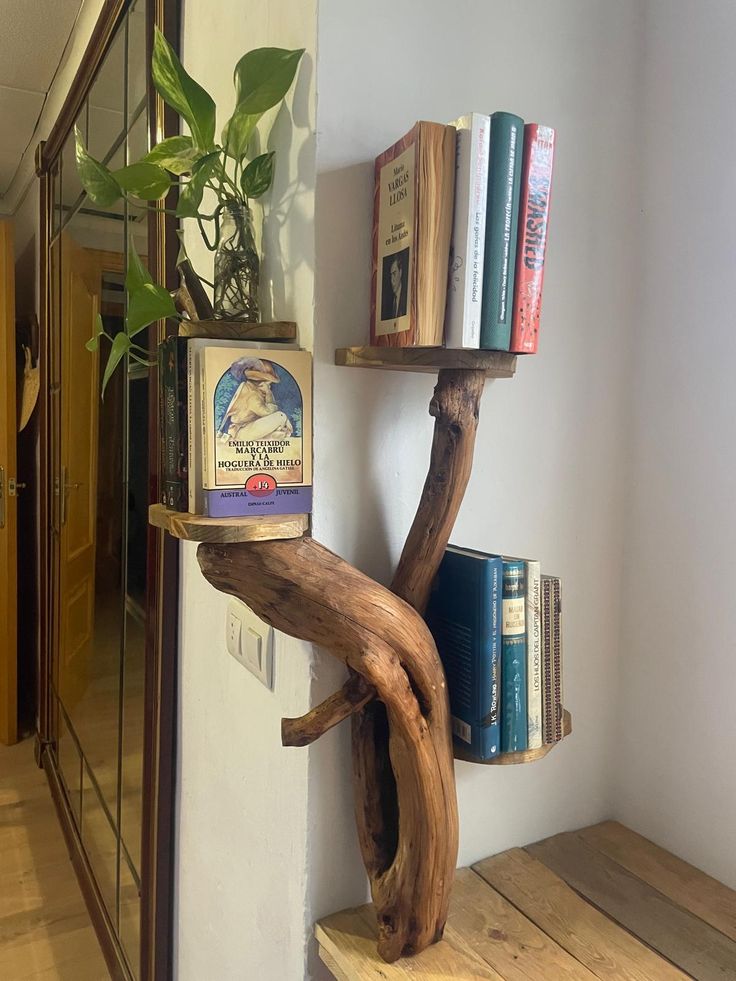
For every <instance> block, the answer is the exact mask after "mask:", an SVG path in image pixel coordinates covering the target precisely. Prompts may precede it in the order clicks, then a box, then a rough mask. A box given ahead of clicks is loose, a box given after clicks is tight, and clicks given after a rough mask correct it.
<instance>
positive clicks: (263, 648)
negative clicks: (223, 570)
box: [225, 599, 273, 689]
mask: <svg viewBox="0 0 736 981" xmlns="http://www.w3.org/2000/svg"><path fill="white" fill-rule="evenodd" d="M225 640H226V646H227V649H228V652H229V653H230V654H232V656H233V657H234V658H235V659H236V660H237V661H240V663H241V664H242V665H243V666H244V667H246V668H247V669H248V670H249V671H250V672H251V674H253V675H255V677H256V678H258V680H259V681H260V682H261V683H262V684H264V685H265V686H266V688H269V689H272V688H273V628H272V627H270V626H269V625H268V624H267V623H264V622H263V620H261V619H260V617H257V616H256V614H255V613H254V612H253V610H251V609H250V607H248V606H246V605H245V603H241V602H240V600H236V599H231V600H230V602H229V603H228V607H227V620H226V624H225Z"/></svg>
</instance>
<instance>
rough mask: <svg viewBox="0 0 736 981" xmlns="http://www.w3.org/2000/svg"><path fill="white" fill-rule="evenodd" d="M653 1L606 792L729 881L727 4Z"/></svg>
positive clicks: (732, 728)
mask: <svg viewBox="0 0 736 981" xmlns="http://www.w3.org/2000/svg"><path fill="white" fill-rule="evenodd" d="M646 9H647V32H646V37H647V49H646V57H645V59H644V65H645V75H644V79H643V97H644V102H643V107H642V108H643V113H644V119H645V120H646V126H645V127H644V128H643V129H642V137H643V139H644V143H645V151H646V152H645V158H644V159H645V166H644V169H643V173H642V182H643V186H642V191H643V194H642V202H643V209H644V213H643V222H642V225H641V228H642V238H641V260H640V261H641V263H642V272H643V281H644V290H643V293H642V302H641V306H640V309H639V310H638V311H637V315H636V318H635V330H636V356H635V358H634V360H633V362H632V376H631V387H630V391H631V397H632V413H633V416H634V419H635V424H634V425H633V426H632V427H631V430H630V433H629V438H628V442H629V446H630V452H629V454H628V459H627V464H626V466H625V468H624V473H625V474H626V475H627V477H628V483H629V494H628V500H627V519H626V525H625V533H626V545H627V547H626V551H625V560H624V566H623V577H624V606H623V610H624V619H623V630H622V634H621V674H620V685H619V687H618V697H617V713H618V716H619V726H618V730H617V733H616V753H615V759H616V762H617V766H616V778H617V779H616V787H615V793H614V794H613V797H612V800H613V803H614V807H615V812H616V814H617V816H618V817H619V818H620V819H621V820H622V821H624V822H625V823H627V824H629V825H631V826H632V827H634V828H636V829H637V830H639V831H641V832H642V833H643V834H645V835H647V836H648V837H651V838H653V839H654V840H655V841H657V842H658V843H659V844H661V845H664V846H665V847H666V848H669V849H671V850H672V851H674V852H675V853H676V854H678V855H681V856H683V857H684V858H686V859H688V860H689V861H691V862H693V863H694V864H695V865H698V866H699V867H701V868H703V869H705V870H706V871H708V872H710V873H711V874H712V875H714V876H716V877H718V878H719V879H722V880H723V881H724V882H726V883H727V884H728V885H730V886H732V887H736V821H735V820H734V814H736V765H735V764H734V755H733V754H734V745H736V712H734V706H733V701H734V691H735V690H736V618H735V617H734V599H733V583H734V580H735V579H736V558H735V557H736V515H735V512H734V505H735V504H736V457H735V455H734V454H735V452H736V451H735V447H736V387H735V386H734V378H733V366H734V363H735V362H736V333H734V312H733V303H732V292H733V282H734V275H735V273H734V270H735V269H736V246H735V245H734V235H733V228H734V223H735V222H736V203H735V202H734V196H733V194H732V193H731V184H732V171H733V165H734V160H735V159H736V128H734V125H733V119H734V99H735V98H736V62H735V61H734V56H733V37H734V35H735V34H736V7H735V6H734V4H733V3H731V2H729V0H708V2H707V3H694V2H692V0H679V2H677V3H671V2H666V0H649V2H648V4H647V7H646Z"/></svg>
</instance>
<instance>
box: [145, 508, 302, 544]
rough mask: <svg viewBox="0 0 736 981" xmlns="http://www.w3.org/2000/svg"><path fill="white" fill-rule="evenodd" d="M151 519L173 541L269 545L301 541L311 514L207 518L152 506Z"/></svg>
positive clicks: (150, 509)
mask: <svg viewBox="0 0 736 981" xmlns="http://www.w3.org/2000/svg"><path fill="white" fill-rule="evenodd" d="M148 520H149V522H150V523H151V524H152V525H154V526H155V527H156V528H163V529H164V531H168V533H169V534H170V535H173V536H174V538H181V539H184V540H185V541H189V542H211V543H226V542H268V541H274V540H275V539H278V538H301V537H302V535H303V534H304V533H305V532H307V531H309V515H308V514H278V515H274V516H273V517H270V516H264V517H260V518H208V517H205V516H204V515H202V514H190V513H189V512H187V511H172V510H170V509H169V508H167V507H165V506H164V505H163V504H152V505H151V506H150V507H149V509H148Z"/></svg>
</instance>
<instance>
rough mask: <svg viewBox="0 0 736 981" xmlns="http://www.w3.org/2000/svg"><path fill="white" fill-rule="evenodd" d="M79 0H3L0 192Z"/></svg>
mask: <svg viewBox="0 0 736 981" xmlns="http://www.w3.org/2000/svg"><path fill="white" fill-rule="evenodd" d="M81 5H82V0H2V2H1V3H0V13H1V14H2V30H0V133H2V139H1V140H0V195H4V194H5V193H6V192H7V190H8V188H9V186H10V184H11V182H12V180H13V177H14V176H15V173H16V171H17V169H18V166H19V164H20V162H21V158H22V157H23V153H24V151H25V150H26V148H27V146H28V144H29V142H30V141H31V139H32V137H33V133H34V131H35V129H36V123H37V122H38V118H39V116H40V114H41V110H42V108H43V105H44V101H45V98H46V93H47V92H48V90H49V87H50V86H51V82H52V81H53V78H54V75H55V74H56V71H57V69H58V67H59V64H60V63H61V61H62V58H63V56H64V52H65V49H66V46H67V42H68V40H69V37H70V35H71V33H72V29H73V27H74V23H75V20H76V17H77V14H78V12H79V9H80V7H81Z"/></svg>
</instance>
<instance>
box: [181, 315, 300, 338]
mask: <svg viewBox="0 0 736 981" xmlns="http://www.w3.org/2000/svg"><path fill="white" fill-rule="evenodd" d="M179 336H180V337H225V338H232V339H233V340H236V341H295V340H296V324H295V323H293V322H292V321H290V320H275V321H273V322H272V323H263V324H252V323H248V322H247V321H245V320H183V321H182V322H181V323H180V324H179Z"/></svg>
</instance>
